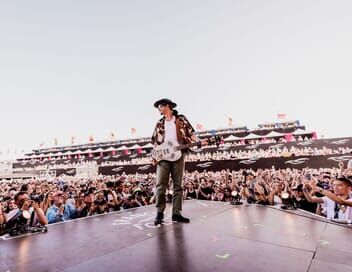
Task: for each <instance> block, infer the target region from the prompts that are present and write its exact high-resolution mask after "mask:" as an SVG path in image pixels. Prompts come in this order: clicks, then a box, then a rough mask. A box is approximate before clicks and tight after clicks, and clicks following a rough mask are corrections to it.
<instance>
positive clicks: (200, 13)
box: [0, 0, 352, 156]
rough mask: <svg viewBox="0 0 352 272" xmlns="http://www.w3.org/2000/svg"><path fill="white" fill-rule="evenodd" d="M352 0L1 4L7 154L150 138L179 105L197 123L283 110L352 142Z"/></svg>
mask: <svg viewBox="0 0 352 272" xmlns="http://www.w3.org/2000/svg"><path fill="white" fill-rule="evenodd" d="M351 9H352V2H351V1H350V0H345V1H343V0H335V1H332V0H331V1H327V0H310V1H306V0H295V1H288V0H275V1H274V0H266V1H262V0H217V1H214V0H212V1H209V0H187V1H183V0H181V1H165V0H149V1H142V0H129V1H118V0H114V1H112V0H111V1H108V0H101V1H91V0H84V1H83V0H77V1H65V0H63V1H35V0H34V1H17V0H13V1H1V0H0V33H1V35H0V98H1V100H0V101H1V106H0V116H1V133H0V152H2V154H3V155H9V154H10V153H11V154H15V155H14V156H17V154H18V153H19V152H20V150H25V151H30V150H32V149H35V148H38V147H39V145H40V143H42V142H45V147H50V146H53V145H54V139H55V138H57V139H58V144H59V145H67V144H69V143H70V140H71V137H72V136H75V137H76V143H86V142H87V141H88V137H89V135H93V136H94V137H95V140H96V141H104V140H108V139H109V134H110V133H111V132H114V133H115V135H116V137H117V139H126V138H130V137H132V135H131V128H136V130H137V132H136V134H135V135H133V137H144V136H150V135H151V133H152V131H153V127H154V125H155V122H156V121H157V120H158V119H159V118H160V115H159V113H158V111H157V110H156V109H155V108H153V103H154V102H155V101H156V100H158V99H160V98H164V97H166V98H170V99H172V100H174V101H175V102H176V103H177V104H178V107H177V108H178V110H179V112H180V113H183V114H185V115H186V116H187V117H188V119H189V120H190V121H191V123H193V125H194V126H195V125H196V124H197V123H200V124H202V125H203V126H204V127H205V128H206V129H217V128H223V127H226V126H227V121H228V117H231V118H232V119H233V123H234V125H247V126H248V127H249V128H254V127H256V126H257V125H258V124H259V123H263V122H270V121H277V114H278V113H286V115H287V118H288V119H290V120H291V119H292V120H297V119H298V120H300V121H301V123H302V124H304V125H306V127H307V129H308V130H311V131H317V132H318V136H320V135H324V136H325V137H345V136H352V126H351V125H350V123H349V121H348V120H349V117H350V105H351V90H352V77H351V75H352V50H351V48H352V35H351V29H352V16H350V14H351V12H350V11H351Z"/></svg>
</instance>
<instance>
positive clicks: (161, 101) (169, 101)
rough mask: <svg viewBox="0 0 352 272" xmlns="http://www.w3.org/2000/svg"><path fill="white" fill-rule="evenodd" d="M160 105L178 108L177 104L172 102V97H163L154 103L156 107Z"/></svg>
mask: <svg viewBox="0 0 352 272" xmlns="http://www.w3.org/2000/svg"><path fill="white" fill-rule="evenodd" d="M159 105H169V106H170V107H171V108H176V107H177V104H176V103H175V102H172V101H171V100H170V99H167V98H163V99H160V100H158V101H156V102H155V103H154V107H155V108H157V107H159Z"/></svg>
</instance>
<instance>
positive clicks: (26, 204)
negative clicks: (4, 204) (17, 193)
mask: <svg viewBox="0 0 352 272" xmlns="http://www.w3.org/2000/svg"><path fill="white" fill-rule="evenodd" d="M31 204H32V201H31V200H29V199H27V200H26V201H25V202H24V203H23V205H22V207H21V210H22V211H28V210H29V208H30V207H31Z"/></svg>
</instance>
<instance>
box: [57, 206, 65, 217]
mask: <svg viewBox="0 0 352 272" xmlns="http://www.w3.org/2000/svg"><path fill="white" fill-rule="evenodd" d="M64 209H65V206H64V205H62V206H61V207H60V209H59V212H58V213H59V215H64Z"/></svg>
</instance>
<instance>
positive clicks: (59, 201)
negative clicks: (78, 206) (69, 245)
mask: <svg viewBox="0 0 352 272" xmlns="http://www.w3.org/2000/svg"><path fill="white" fill-rule="evenodd" d="M46 217H47V218H48V222H49V224H52V223H58V222H62V221H66V220H70V219H73V218H75V210H74V208H73V207H72V206H71V205H68V204H65V203H64V193H63V192H62V191H57V192H56V193H55V194H54V203H53V205H52V206H51V207H50V208H49V209H48V211H47V213H46Z"/></svg>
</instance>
